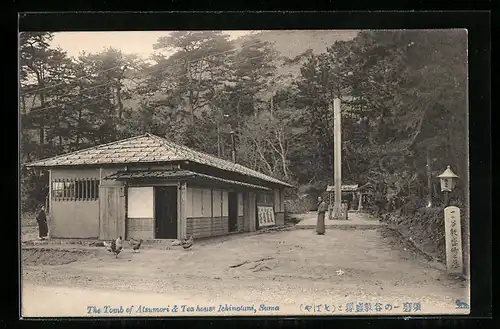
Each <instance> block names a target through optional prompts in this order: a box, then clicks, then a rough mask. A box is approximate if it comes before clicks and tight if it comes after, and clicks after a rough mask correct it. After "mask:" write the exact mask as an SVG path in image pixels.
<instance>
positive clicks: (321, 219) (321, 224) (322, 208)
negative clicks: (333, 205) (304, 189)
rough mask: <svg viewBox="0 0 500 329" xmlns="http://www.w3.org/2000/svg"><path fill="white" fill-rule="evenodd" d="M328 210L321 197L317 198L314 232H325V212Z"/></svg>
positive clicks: (321, 233)
mask: <svg viewBox="0 0 500 329" xmlns="http://www.w3.org/2000/svg"><path fill="white" fill-rule="evenodd" d="M327 210H328V206H327V204H326V203H325V201H323V198H322V197H319V198H318V221H317V222H316V233H317V234H319V235H323V234H325V213H326V211H327Z"/></svg>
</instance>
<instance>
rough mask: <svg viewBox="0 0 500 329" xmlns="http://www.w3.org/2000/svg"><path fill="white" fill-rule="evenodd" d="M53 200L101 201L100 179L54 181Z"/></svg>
mask: <svg viewBox="0 0 500 329" xmlns="http://www.w3.org/2000/svg"><path fill="white" fill-rule="evenodd" d="M51 195H52V200H55V201H94V200H98V199H99V179H98V178H79V179H54V180H52V194H51Z"/></svg>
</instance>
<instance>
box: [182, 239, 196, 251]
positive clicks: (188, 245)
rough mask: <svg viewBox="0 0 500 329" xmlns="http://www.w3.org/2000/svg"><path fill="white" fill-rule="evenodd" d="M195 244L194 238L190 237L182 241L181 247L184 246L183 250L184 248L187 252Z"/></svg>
mask: <svg viewBox="0 0 500 329" xmlns="http://www.w3.org/2000/svg"><path fill="white" fill-rule="evenodd" d="M193 243H194V238H193V236H190V237H189V239H182V240H181V246H182V248H184V249H186V250H187V249H189V248H191V246H192V245H193Z"/></svg>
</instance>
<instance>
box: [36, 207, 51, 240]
mask: <svg viewBox="0 0 500 329" xmlns="http://www.w3.org/2000/svg"><path fill="white" fill-rule="evenodd" d="M36 221H37V223H38V239H39V240H45V239H47V234H48V233H49V228H48V226H47V215H46V214H45V207H44V206H41V207H40V211H39V212H38V215H37V216H36Z"/></svg>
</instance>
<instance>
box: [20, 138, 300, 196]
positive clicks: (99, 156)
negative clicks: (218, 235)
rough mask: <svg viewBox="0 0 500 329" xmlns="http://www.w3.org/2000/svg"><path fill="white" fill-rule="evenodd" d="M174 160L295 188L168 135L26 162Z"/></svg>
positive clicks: (74, 163) (39, 164)
mask: <svg viewBox="0 0 500 329" xmlns="http://www.w3.org/2000/svg"><path fill="white" fill-rule="evenodd" d="M171 161H191V162H195V163H199V164H203V165H207V166H211V167H214V168H217V169H221V170H226V171H231V172H236V173H239V174H243V175H246V176H250V177H255V178H259V179H262V180H264V181H267V182H271V183H275V184H279V185H282V186H287V187H292V186H291V185H289V184H287V183H285V182H282V181H280V180H278V179H276V178H273V177H270V176H268V175H265V174H263V173H260V172H258V171H255V170H252V169H250V168H247V167H245V166H242V165H240V164H237V163H233V162H230V161H227V160H223V159H219V158H217V157H215V156H212V155H209V154H205V153H202V152H198V151H195V150H192V149H190V148H188V147H186V146H183V145H178V144H175V143H172V142H170V141H168V140H166V139H165V138H162V137H159V136H156V135H153V134H149V133H147V134H144V135H140V136H136V137H132V138H127V139H123V140H120V141H116V142H112V143H108V144H103V145H98V146H95V147H91V148H88V149H84V150H80V151H76V152H71V153H67V154H63V155H59V156H55V157H52V158H48V159H42V160H39V161H35V162H32V163H28V164H26V166H27V167H58V166H81V165H103V164H130V163H164V162H171Z"/></svg>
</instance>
